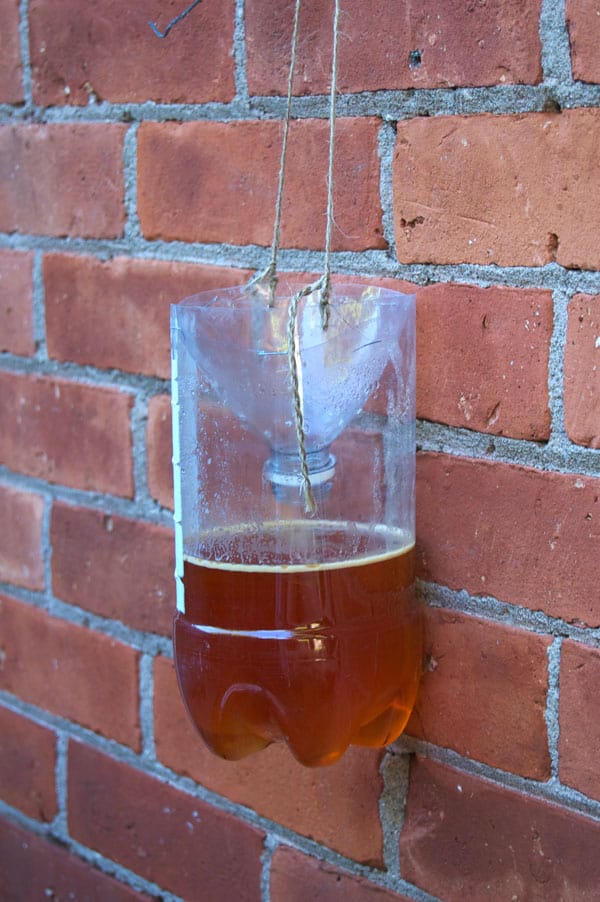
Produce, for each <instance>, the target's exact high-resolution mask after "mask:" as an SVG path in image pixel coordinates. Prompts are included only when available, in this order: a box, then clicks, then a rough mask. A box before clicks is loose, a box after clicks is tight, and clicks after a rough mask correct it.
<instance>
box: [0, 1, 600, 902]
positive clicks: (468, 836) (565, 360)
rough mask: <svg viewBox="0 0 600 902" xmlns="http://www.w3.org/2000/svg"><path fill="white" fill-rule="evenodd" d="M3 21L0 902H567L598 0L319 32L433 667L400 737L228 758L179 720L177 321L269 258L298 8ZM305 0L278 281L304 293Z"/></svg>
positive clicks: (590, 407) (597, 416)
mask: <svg viewBox="0 0 600 902" xmlns="http://www.w3.org/2000/svg"><path fill="white" fill-rule="evenodd" d="M184 6H185V3H184V2H183V0H181V2H174V0H173V2H165V0H160V2H159V0H146V2H144V3H121V2H117V0H104V2H103V3H91V4H90V3H82V2H76V0H64V2H61V3H56V2H55V0H22V2H19V0H0V21H1V22H2V30H1V32H0V114H1V118H2V122H1V125H0V618H1V625H0V646H1V652H0V785H1V796H2V801H1V802H0V824H1V832H2V840H1V843H0V850H1V853H0V854H1V858H2V861H1V862H0V874H1V875H2V876H0V896H2V898H3V899H7V900H23V899H28V900H29V899H43V898H48V897H49V896H50V895H52V897H53V898H56V899H66V898H78V899H84V898H85V899H88V898H93V899H103V900H104V899H117V900H121V899H123V900H133V899H147V898H156V897H159V898H163V899H167V900H173V899H177V898H182V899H185V900H191V902H195V900H196V899H200V898H202V899H206V900H216V902H221V900H223V902H225V900H227V902H228V900H230V899H236V900H237V899H243V900H256V902H258V900H262V902H267V900H270V902H295V900H298V902H305V900H307V899H316V900H327V902H329V900H334V902H335V900H337V899H340V900H341V899H346V900H352V902H359V900H360V902H392V900H398V902H399V900H406V899H413V900H421V902H425V900H433V899H439V900H443V902H453V900H461V902H462V900H464V899H468V900H475V902H478V900H485V899H490V900H494V902H496V900H510V902H512V900H523V899H528V900H543V902H549V900H550V902H553V900H567V902H573V900H592V899H597V898H598V887H599V886H600V859H599V856H598V848H600V770H599V767H598V760H599V759H600V727H599V726H598V725H599V723H600V588H599V586H598V561H599V552H600V502H599V498H600V457H599V454H600V204H599V203H598V197H599V194H600V168H599V166H598V147H599V145H600V66H599V63H598V60H599V56H598V52H597V47H598V43H599V41H600V16H599V15H598V8H597V7H598V4H597V3H595V2H592V0H566V3H565V4H563V2H562V0H510V2H506V0H502V2H501V0H488V2H471V3H469V2H466V0H446V2H441V0H437V2H435V0H425V2H423V3H420V4H401V3H393V2H389V0H373V2H369V3H368V4H367V3H362V2H358V0H342V4H341V6H342V14H341V32H342V35H341V40H340V48H339V50H340V54H339V56H340V79H339V83H340V91H341V96H340V99H339V115H340V121H339V131H338V135H339V140H338V144H337V159H336V189H335V203H336V208H335V212H336V229H335V231H334V235H333V257H332V260H333V267H334V270H335V271H336V272H337V273H342V274H345V275H350V276H361V277H367V278H369V279H372V280H373V281H375V282H378V281H380V282H385V284H390V281H391V282H392V284H397V285H398V286H399V287H401V288H402V287H406V284H407V283H410V284H411V285H413V286H415V287H416V289H417V297H418V300H417V307H418V366H419V370H418V384H419V390H418V414H419V417H420V419H419V426H418V446H419V456H418V540H419V568H420V578H421V583H420V587H421V592H422V594H423V596H424V598H425V599H426V600H427V602H428V608H427V610H428V615H427V620H428V635H427V644H428V649H427V650H428V659H427V660H428V669H427V672H426V674H425V676H424V678H423V684H422V690H421V694H420V698H419V701H418V705H417V708H416V710H415V713H414V715H413V718H412V720H411V723H410V728H409V731H408V733H407V734H406V735H405V736H404V737H403V738H401V739H400V740H399V741H398V742H397V743H396V744H395V745H394V746H393V747H392V748H390V749H388V750H385V751H382V752H380V753H377V752H374V751H368V750H365V749H358V748H356V749H353V750H351V751H350V752H349V753H348V754H347V755H346V756H345V757H344V758H343V759H342V761H341V762H340V763H338V764H336V765H334V766H333V767H331V768H330V769H323V770H315V771H312V770H303V769H302V768H301V767H299V766H298V765H297V764H295V763H294V762H293V761H292V760H291V759H290V757H289V755H288V753H287V752H286V750H285V749H282V748H279V747H271V748H269V749H268V750H266V751H265V752H263V753H261V754H260V755H258V756H256V757H254V758H248V759H245V760H243V761H241V762H239V763H237V764H228V763H226V762H223V761H221V760H219V759H216V758H213V757H211V756H210V755H209V754H208V753H207V752H206V751H205V750H204V748H203V747H202V745H201V744H200V743H199V741H198V740H197V739H196V738H195V736H194V734H193V732H192V730H191V727H190V726H189V724H188V722H187V720H186V719H185V716H184V714H183V709H182V705H181V702H180V700H179V697H178V693H177V689H176V683H175V678H174V673H173V667H172V652H171V645H170V638H169V634H170V624H171V616H172V611H173V608H174V591H173V580H172V570H173V561H172V531H171V516H170V509H171V506H172V489H171V482H170V454H171V451H170V411H169V399H168V392H169V382H168V376H169V346H168V305H169V302H170V301H171V300H174V299H177V298H180V297H183V296H185V295H186V294H189V293H191V292H193V291H197V290H201V289H204V288H208V287H214V286H219V285H231V284H236V283H239V282H242V281H244V280H245V279H246V278H247V277H248V275H249V273H250V272H251V271H253V270H254V269H256V268H257V267H263V266H264V265H265V264H266V262H267V259H268V251H267V245H268V244H269V241H270V235H271V228H272V216H273V202H274V196H275V190H276V171H277V168H278V156H279V140H280V136H281V132H282V117H283V114H284V105H285V104H284V100H283V97H282V94H283V93H284V91H285V83H286V72H287V62H288V47H289V38H290V32H291V22H292V6H293V4H292V3H291V2H290V0H245V2H243V0H222V2H217V0H204V2H203V3H201V4H200V5H199V6H197V7H196V9H194V10H193V12H191V13H190V14H189V16H188V17H187V18H186V19H185V20H183V21H182V22H181V23H180V24H179V25H178V26H177V27H176V28H174V30H173V31H172V32H171V34H170V35H169V37H168V38H167V39H166V40H164V41H160V40H158V39H157V38H156V37H154V36H153V35H152V33H151V31H150V29H149V27H148V25H147V20H150V19H151V20H154V21H156V22H157V23H158V24H159V25H160V26H161V27H164V26H165V25H166V24H167V22H168V20H169V19H170V18H171V17H172V16H174V15H176V14H177V13H178V12H180V11H181V9H182V8H183V7H184ZM331 8H332V3H331V2H329V0H328V2H323V0H305V3H304V5H303V16H302V23H301V41H300V49H299V62H298V76H297V81H296V90H297V95H298V96H297V98H296V99H295V101H294V108H293V112H294V121H293V125H292V130H291V145H290V161H289V177H288V182H287V189H286V195H285V198H284V221H283V230H282V244H283V249H282V251H281V254H280V261H281V266H282V269H284V270H288V271H292V272H293V271H296V272H314V273H318V272H319V271H320V268H321V266H322V263H323V235H324V206H325V198H324V174H325V167H326V147H325V136H326V131H327V111H328V98H327V96H326V93H327V90H328V71H329V60H330V54H331V37H330V14H331Z"/></svg>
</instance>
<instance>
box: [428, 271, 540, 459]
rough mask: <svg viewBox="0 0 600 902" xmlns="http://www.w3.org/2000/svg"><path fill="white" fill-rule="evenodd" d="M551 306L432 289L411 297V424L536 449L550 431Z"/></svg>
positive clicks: (494, 291) (508, 293) (474, 291)
mask: <svg viewBox="0 0 600 902" xmlns="http://www.w3.org/2000/svg"><path fill="white" fill-rule="evenodd" d="M551 337H552V298H551V295H550V293H549V292H545V291H524V290H517V289H511V288H478V287H476V286H470V285H453V284H450V285H444V284H442V285H432V286H429V287H426V288H421V289H419V290H418V292H417V361H418V371H417V416H419V417H422V418H424V419H426V420H435V421H438V422H442V423H448V424H449V425H451V426H461V427H466V428H467V429H473V430H476V431H477V432H489V433H494V434H496V435H507V436H511V437H513V438H524V439H531V440H534V441H539V440H541V439H547V438H548V435H549V431H550V412H549V409H548V355H549V348H550V339H551Z"/></svg>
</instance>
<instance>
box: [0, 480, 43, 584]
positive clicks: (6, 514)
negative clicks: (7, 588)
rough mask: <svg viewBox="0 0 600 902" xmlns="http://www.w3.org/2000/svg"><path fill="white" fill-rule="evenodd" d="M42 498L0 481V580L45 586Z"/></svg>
mask: <svg viewBox="0 0 600 902" xmlns="http://www.w3.org/2000/svg"><path fill="white" fill-rule="evenodd" d="M43 517H44V499H43V498H42V497H41V496H40V495H34V494H32V493H31V492H23V491H21V490H20V489H15V488H12V487H11V486H8V485H3V484H1V483H0V534H1V535H2V543H1V544H0V580H2V581H3V582H9V583H15V584H16V585H17V586H24V587H25V588H26V589H43V588H44V559H43V556H42V520H43Z"/></svg>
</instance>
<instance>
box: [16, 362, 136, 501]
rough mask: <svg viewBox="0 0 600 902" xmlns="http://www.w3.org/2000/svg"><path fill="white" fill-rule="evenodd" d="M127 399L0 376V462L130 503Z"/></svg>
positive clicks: (44, 379) (59, 382) (95, 389)
mask: <svg viewBox="0 0 600 902" xmlns="http://www.w3.org/2000/svg"><path fill="white" fill-rule="evenodd" d="M131 405H132V397H131V395H128V394H125V393H124V392H121V391H118V390H117V389H112V388H104V387H99V386H90V385H84V384H83V383H78V382H71V381H68V380H66V379H55V378H53V377H50V376H35V375H26V374H18V373H12V372H3V373H0V463H2V464H4V465H5V466H7V467H10V468H11V469H13V470H18V471H19V472H21V473H27V474H28V475H29V476H36V477H39V478H40V479H47V480H48V481H49V482H61V483H64V484H65V485H69V486H72V487H73V488H78V489H88V490H92V491H94V490H95V491H100V492H109V493H112V494H115V495H123V496H125V497H128V498H131V497H132V495H133V464H132V459H131V429H130V410H131Z"/></svg>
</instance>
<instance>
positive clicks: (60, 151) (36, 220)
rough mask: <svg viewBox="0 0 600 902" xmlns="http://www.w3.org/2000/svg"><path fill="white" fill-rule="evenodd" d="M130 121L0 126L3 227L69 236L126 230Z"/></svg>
mask: <svg viewBox="0 0 600 902" xmlns="http://www.w3.org/2000/svg"><path fill="white" fill-rule="evenodd" d="M124 134H125V129H124V126H121V125H114V124H106V123H102V124H87V123H85V124H83V123H68V124H67V123H57V124H53V125H5V126H2V127H1V128H0V181H1V182H2V185H3V189H4V190H3V192H2V194H1V195H0V229H2V230H3V231H5V232H30V233H32V234H36V235H56V236H59V237H62V236H67V237H69V238H117V237H119V236H120V235H122V233H123V225H124V221H125V211H124V207H123V161H122V146H123V137H124Z"/></svg>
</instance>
